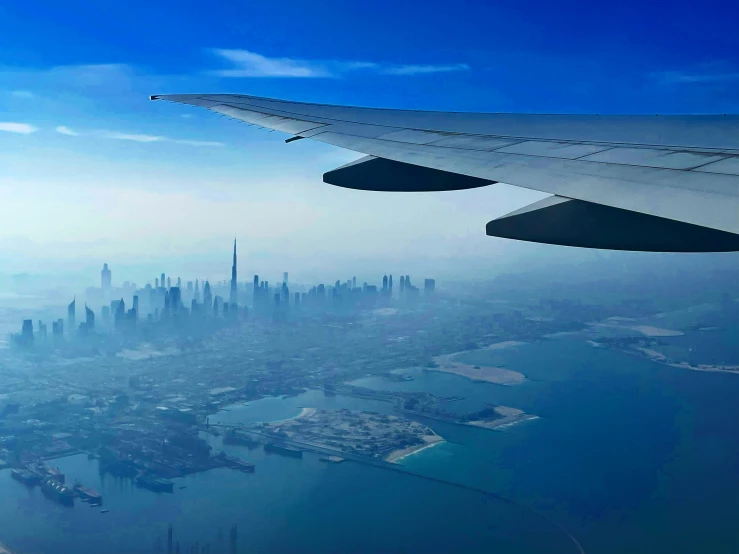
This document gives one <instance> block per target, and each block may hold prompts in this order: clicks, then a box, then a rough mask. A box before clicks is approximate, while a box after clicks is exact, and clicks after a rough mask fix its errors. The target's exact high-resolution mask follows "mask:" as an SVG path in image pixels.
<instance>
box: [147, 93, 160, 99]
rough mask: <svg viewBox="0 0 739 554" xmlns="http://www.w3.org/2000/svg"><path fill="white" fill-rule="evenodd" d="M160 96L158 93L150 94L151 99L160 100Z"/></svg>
mask: <svg viewBox="0 0 739 554" xmlns="http://www.w3.org/2000/svg"><path fill="white" fill-rule="evenodd" d="M159 98H160V96H159V95H158V94H152V95H151V96H149V100H159Z"/></svg>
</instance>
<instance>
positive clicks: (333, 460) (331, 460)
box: [318, 456, 344, 464]
mask: <svg viewBox="0 0 739 554" xmlns="http://www.w3.org/2000/svg"><path fill="white" fill-rule="evenodd" d="M318 461H319V462H326V463H327V464H340V463H341V462H343V461H344V458H342V457H341V456H321V457H320V458H318Z"/></svg>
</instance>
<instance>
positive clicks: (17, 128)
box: [0, 121, 38, 135]
mask: <svg viewBox="0 0 739 554" xmlns="http://www.w3.org/2000/svg"><path fill="white" fill-rule="evenodd" d="M0 131H5V132H7V133H18V134H21V135H30V134H31V133H35V132H36V131H38V129H37V128H36V127H34V126H33V125H29V124H28V123H14V122H10V121H6V122H2V121H0Z"/></svg>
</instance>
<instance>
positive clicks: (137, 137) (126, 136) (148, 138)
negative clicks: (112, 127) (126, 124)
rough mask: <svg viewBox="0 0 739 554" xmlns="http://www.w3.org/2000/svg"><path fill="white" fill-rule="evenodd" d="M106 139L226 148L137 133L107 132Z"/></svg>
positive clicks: (222, 144) (212, 142) (218, 143)
mask: <svg viewBox="0 0 739 554" xmlns="http://www.w3.org/2000/svg"><path fill="white" fill-rule="evenodd" d="M101 136H103V137H104V138H109V139H115V140H130V141H134V142H144V143H149V142H171V143H174V144H187V145H190V146H226V145H225V144H224V143H222V142H217V141H211V140H187V139H173V138H169V137H163V136H159V135H143V134H135V133H116V132H111V131H106V132H103V133H101Z"/></svg>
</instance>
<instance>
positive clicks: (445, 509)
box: [0, 338, 739, 554]
mask: <svg viewBox="0 0 739 554" xmlns="http://www.w3.org/2000/svg"><path fill="white" fill-rule="evenodd" d="M682 340H686V339H682ZM486 355H487V356H490V357H491V358H490V360H489V361H490V363H493V362H494V363H501V364H505V365H506V367H509V368H511V369H514V370H517V371H521V372H523V373H524V374H526V375H527V376H528V377H530V378H531V380H530V381H529V382H527V383H525V384H523V385H521V386H517V387H503V386H496V385H490V384H481V383H473V382H471V381H468V380H466V379H464V378H461V377H458V376H453V375H447V374H441V373H438V372H423V371H414V372H412V374H413V375H414V377H415V380H414V381H410V382H401V383H395V382H389V381H385V380H382V379H379V378H368V379H361V380H359V381H357V382H356V383H357V384H362V385H364V386H370V387H377V388H390V389H405V390H426V391H430V392H435V393H437V394H443V395H459V396H464V397H465V400H464V401H462V402H460V403H459V409H464V410H466V409H473V408H477V407H480V406H481V405H482V404H483V403H484V402H493V403H498V404H505V405H510V406H514V407H518V408H522V409H524V410H526V411H527V412H530V413H534V414H537V415H539V416H540V417H541V419H539V420H536V421H532V422H526V423H523V424H520V425H517V426H515V427H512V428H510V429H507V430H506V431H503V432H495V431H487V430H481V429H473V428H465V427H459V426H455V425H448V424H444V423H440V422H432V421H428V422H426V423H427V424H429V425H431V426H432V427H433V428H434V429H435V430H436V431H437V432H439V433H440V434H442V435H443V436H445V437H446V438H447V439H449V441H450V442H448V443H444V444H442V445H439V446H436V447H434V448H430V449H427V450H425V451H423V452H422V453H419V454H417V455H414V456H410V457H408V458H406V459H405V460H404V466H405V468H407V469H408V470H410V471H413V472H417V473H419V474H422V475H428V476H432V477H435V478H440V479H444V480H449V481H452V482H456V483H462V484H466V485H469V486H472V487H478V488H481V489H484V490H488V491H492V492H496V493H500V494H502V495H504V496H506V497H509V498H512V499H514V500H516V501H519V502H522V503H524V504H525V505H527V506H530V507H532V508H535V509H536V510H538V511H539V512H541V513H543V514H545V515H546V516H547V517H549V518H551V519H553V520H554V521H556V522H558V523H561V524H562V525H564V526H565V527H566V528H568V529H569V530H571V531H572V532H573V534H574V535H575V536H577V537H578V539H579V540H580V542H581V543H582V545H583V547H584V549H585V551H586V552H589V553H593V552H600V553H607V554H611V553H617V552H619V553H621V552H645V553H646V552H673V553H674V552H678V553H679V552H685V553H688V552H691V553H692V552H701V551H702V552H712V553H724V552H725V553H734V552H737V551H739V534H738V533H736V528H735V522H736V521H737V517H739V480H737V479H736V470H737V468H739V440H737V438H739V403H737V402H736V399H737V398H739V376H736V375H721V374H714V373H699V372H693V371H687V370H680V369H676V368H670V367H666V366H661V365H658V364H654V363H652V362H649V361H647V360H643V359H640V358H637V357H634V356H629V355H625V354H621V353H619V352H614V351H608V350H604V349H597V348H592V347H590V346H588V345H587V344H586V343H584V342H581V341H577V340H572V339H566V338H564V339H558V340H548V341H543V342H540V343H533V344H528V345H525V346H521V347H518V348H515V349H510V350H503V351H496V352H490V353H487V354H486ZM303 406H312V407H320V408H329V409H331V408H342V407H346V408H353V409H370V410H376V411H386V412H389V411H391V409H392V406H391V405H390V404H387V403H383V402H371V401H366V400H360V399H354V398H346V397H340V396H339V397H326V396H324V395H323V393H321V392H317V391H311V392H308V393H305V394H302V395H299V396H297V397H292V398H285V399H279V398H268V399H263V400H260V401H257V402H252V403H249V405H246V406H233V407H231V408H230V409H229V410H228V411H224V412H221V413H219V414H216V415H214V416H212V417H211V422H215V421H223V422H236V421H243V422H249V421H263V420H279V419H285V418H288V417H293V416H295V415H297V414H298V413H299V410H300V407H303ZM210 440H211V441H212V442H213V446H214V447H215V448H220V447H221V444H220V439H218V438H212V439H210ZM226 450H227V451H229V452H230V453H234V454H237V455H239V456H242V457H244V458H246V459H249V460H251V461H253V462H255V463H256V464H257V471H256V473H255V474H253V475H244V474H241V473H237V472H232V471H229V470H216V471H211V472H207V473H205V474H200V475H195V476H190V477H187V478H184V479H181V480H178V484H183V485H186V486H187V488H186V489H183V490H180V489H176V490H175V493H174V494H172V495H157V494H154V493H151V492H148V491H143V490H140V489H135V488H133V487H132V486H131V484H130V482H128V481H123V480H115V479H112V478H110V477H105V478H101V477H100V475H99V474H98V471H97V465H96V464H97V463H96V462H95V461H89V460H87V459H86V457H84V456H75V457H71V458H66V459H63V460H59V461H58V465H59V467H60V468H61V469H62V470H63V471H65V472H66V473H68V474H69V475H70V476H72V477H77V478H79V479H80V480H81V481H83V482H84V483H85V484H87V485H88V486H93V487H95V488H97V489H98V490H100V491H101V492H102V493H103V494H104V495H105V507H106V508H110V510H111V511H110V513H107V514H100V513H99V511H98V510H95V509H91V508H89V507H87V506H86V505H84V504H78V505H77V506H75V507H74V508H65V507H63V506H58V505H56V504H53V503H51V502H49V501H48V500H46V499H45V498H44V497H43V496H41V494H40V492H39V491H38V490H31V491H28V490H27V489H25V488H24V487H23V486H21V485H19V484H18V483H16V482H15V481H13V480H11V479H10V476H9V472H7V471H2V472H0V494H2V496H3V499H4V502H2V503H0V540H1V541H3V542H5V543H6V544H8V545H9V546H11V547H13V548H16V549H18V550H19V551H21V552H27V553H40V552H102V551H105V552H110V553H112V554H124V553H129V552H154V551H155V544H156V541H157V537H158V536H160V537H161V538H162V539H164V538H165V537H166V525H167V523H168V522H172V523H173V524H174V527H175V536H176V538H178V539H179V540H181V541H182V542H183V544H184V543H188V544H189V543H191V542H195V541H199V542H200V543H201V544H202V543H204V542H210V543H211V545H212V548H213V549H215V547H216V545H217V544H218V542H219V540H218V536H219V528H220V529H221V532H220V533H221V536H226V537H227V535H228V527H229V526H230V525H231V524H233V523H236V524H238V526H239V548H240V552H299V551H300V552H417V551H426V552H511V553H538V552H543V553H546V552H553V553H560V552H563V553H564V552H575V551H576V550H575V549H574V548H573V545H572V543H571V542H569V541H568V539H567V537H566V536H564V535H563V534H562V533H561V532H560V531H559V530H558V529H557V528H556V527H555V526H553V525H552V524H551V523H548V522H547V521H546V520H545V519H542V518H539V517H537V516H536V515H534V514H532V513H531V512H529V511H528V510H526V509H522V508H520V507H517V506H515V505H511V504H508V503H505V502H500V501H496V500H491V499H489V498H487V497H485V496H484V495H481V494H478V493H476V492H473V491H469V490H463V489H458V488H455V487H452V486H448V485H444V484H440V483H436V482H431V481H426V480H423V479H419V478H416V477H413V476H409V475H403V474H399V473H394V472H389V471H385V470H382V469H378V468H374V467H369V466H365V465H360V464H355V463H344V464H340V465H326V464H323V463H321V462H319V461H318V459H317V457H316V456H313V455H311V454H306V456H305V458H303V459H302V460H297V459H292V458H285V457H282V456H279V455H268V454H265V453H264V452H263V451H262V450H261V448H257V449H253V450H248V449H246V448H244V447H239V446H231V447H226ZM212 551H213V550H212Z"/></svg>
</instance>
